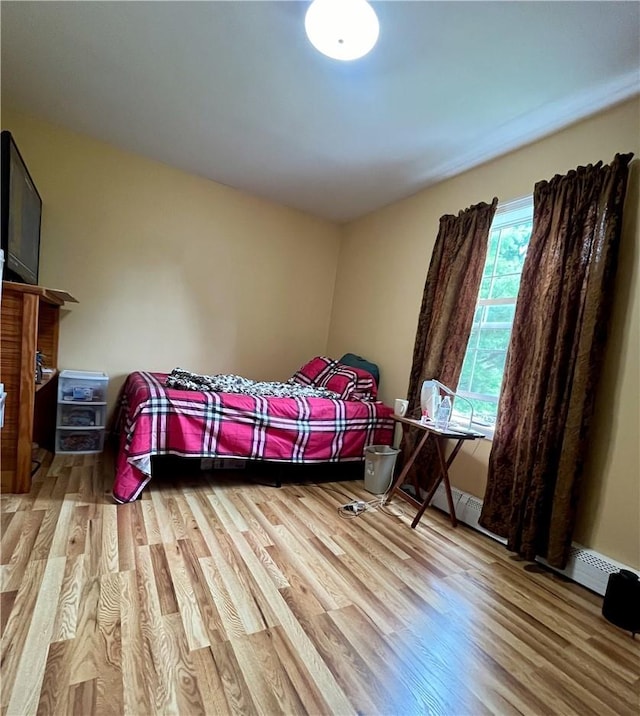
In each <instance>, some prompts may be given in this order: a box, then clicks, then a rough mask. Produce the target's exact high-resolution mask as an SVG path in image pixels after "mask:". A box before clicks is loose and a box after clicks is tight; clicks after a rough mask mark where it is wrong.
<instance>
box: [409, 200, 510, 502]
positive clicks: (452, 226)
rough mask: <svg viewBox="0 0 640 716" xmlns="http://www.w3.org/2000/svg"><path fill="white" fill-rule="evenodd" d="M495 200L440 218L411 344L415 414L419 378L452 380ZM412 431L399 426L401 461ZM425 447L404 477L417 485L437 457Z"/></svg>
mask: <svg viewBox="0 0 640 716" xmlns="http://www.w3.org/2000/svg"><path fill="white" fill-rule="evenodd" d="M497 205H498V200H497V199H494V200H493V202H492V203H491V204H485V203H484V202H483V203H480V204H476V205H475V206H471V207H469V208H468V209H465V210H464V211H460V212H459V214H458V215H457V216H454V215H453V214H445V215H444V216H443V217H441V218H440V228H439V231H438V236H437V238H436V243H435V246H434V248H433V253H432V255H431V263H430V264H429V271H428V273H427V280H426V283H425V287H424V293H423V295H422V307H421V308H420V315H419V317H418V331H417V334H416V342H415V346H414V349H413V364H412V367H411V375H410V378H409V392H408V394H407V399H408V400H409V413H410V414H414V415H419V412H420V411H419V408H420V390H421V388H422V382H423V381H424V380H426V379H428V378H435V379H437V380H439V381H440V382H441V383H444V384H445V385H446V386H448V387H450V388H455V387H456V386H457V384H458V378H459V377H460V371H461V370H462V362H463V360H464V354H465V352H466V349H467V342H468V340H469V335H470V333H471V325H472V323H473V314H474V311H475V307H476V302H477V300H478V290H479V288H480V281H481V279H482V272H483V270H484V263H485V258H486V255H487V244H488V240H489V230H490V228H491V222H492V221H493V215H494V214H495V212H496V207H497ZM415 432H417V431H407V430H405V431H404V435H403V438H402V443H401V445H400V448H401V450H402V453H401V454H402V458H403V460H405V459H406V458H407V457H408V456H409V455H410V454H411V453H412V452H413V449H414V447H415V445H416V441H417V440H418V439H419V438H420V437H422V435H415V434H413V433H415ZM429 447H430V442H427V444H426V445H425V449H424V450H422V451H421V453H420V455H418V458H417V459H416V461H415V462H414V464H413V466H412V469H411V472H410V474H409V475H408V476H407V477H408V479H409V481H412V482H413V483H414V484H416V485H419V486H420V487H423V488H426V487H428V486H429V484H430V482H431V478H433V477H435V475H436V474H437V471H436V469H435V465H437V458H436V457H435V453H432V452H431V451H430V449H429ZM418 476H419V479H418Z"/></svg>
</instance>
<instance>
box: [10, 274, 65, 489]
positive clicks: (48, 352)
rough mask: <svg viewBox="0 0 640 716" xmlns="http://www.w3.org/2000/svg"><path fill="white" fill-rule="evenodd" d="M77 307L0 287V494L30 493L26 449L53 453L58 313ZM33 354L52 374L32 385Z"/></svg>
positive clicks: (56, 297) (54, 296)
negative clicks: (1, 404)
mask: <svg viewBox="0 0 640 716" xmlns="http://www.w3.org/2000/svg"><path fill="white" fill-rule="evenodd" d="M66 302H73V303H77V301H76V299H75V298H74V297H73V296H71V295H70V294H68V293H67V292H66V291H59V290H55V289H48V288H44V287H42V286H30V285H27V284H20V283H12V282H10V281H3V282H2V317H1V323H0V336H1V341H0V382H2V383H4V386H5V388H4V389H5V390H6V392H7V401H6V406H5V417H4V427H3V428H2V430H1V431H0V447H1V450H0V452H1V455H0V458H1V463H0V475H1V486H2V492H28V491H29V489H30V488H31V471H32V444H33V442H34V441H35V442H37V443H38V444H39V445H40V446H41V447H44V448H47V449H48V450H53V443H54V436H55V420H56V414H55V411H56V398H57V396H56V392H57V384H58V379H57V373H58V371H57V367H58V332H59V327H60V308H61V306H63V305H64V304H65V303H66ZM36 351H40V352H41V353H42V354H43V355H44V365H45V366H47V367H50V368H54V369H55V370H54V372H53V373H49V374H46V375H45V377H44V379H43V382H42V383H41V384H39V385H36V382H35V372H36Z"/></svg>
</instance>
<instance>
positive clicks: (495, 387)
mask: <svg viewBox="0 0 640 716" xmlns="http://www.w3.org/2000/svg"><path fill="white" fill-rule="evenodd" d="M505 360H506V353H505V352H504V351H478V353H477V356H476V364H475V370H474V371H473V379H472V381H471V389H470V391H469V392H471V393H483V394H485V395H492V396H495V397H496V398H497V397H498V395H500V385H501V384H502V374H503V372H504V363H505Z"/></svg>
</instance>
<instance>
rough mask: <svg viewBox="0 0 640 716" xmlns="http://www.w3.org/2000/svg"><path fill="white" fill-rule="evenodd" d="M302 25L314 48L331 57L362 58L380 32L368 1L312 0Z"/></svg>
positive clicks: (374, 42)
mask: <svg viewBox="0 0 640 716" xmlns="http://www.w3.org/2000/svg"><path fill="white" fill-rule="evenodd" d="M304 27H305V30H306V31H307V37H308V38H309V40H310V41H311V44H312V45H313V46H314V47H315V48H316V50H319V51H320V52H322V54H323V55H327V57H332V58H333V59H334V60H357V59H358V58H360V57H364V55H366V54H367V52H369V51H370V50H371V49H372V48H373V46H374V45H375V44H376V42H377V41H378V35H379V34H380V23H379V22H378V18H377V16H376V14H375V12H374V10H373V8H372V7H371V5H369V3H368V2H367V0H313V2H312V3H311V5H310V6H309V9H308V10H307V14H306V16H305V18H304Z"/></svg>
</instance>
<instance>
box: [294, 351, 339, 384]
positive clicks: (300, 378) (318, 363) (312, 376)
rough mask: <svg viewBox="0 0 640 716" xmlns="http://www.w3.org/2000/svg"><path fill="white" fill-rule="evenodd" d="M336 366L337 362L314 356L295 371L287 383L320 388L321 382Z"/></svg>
mask: <svg viewBox="0 0 640 716" xmlns="http://www.w3.org/2000/svg"><path fill="white" fill-rule="evenodd" d="M337 364H338V361H337V360H333V359H332V358H326V357H325V356H316V357H315V358H312V359H311V360H310V361H309V362H308V363H305V364H304V365H303V366H302V368H300V369H299V370H297V371H296V372H295V373H294V374H293V375H292V376H291V378H289V382H290V383H302V384H303V385H315V386H321V385H322V381H323V380H325V379H326V378H327V377H329V376H330V375H331V372H332V370H333V368H334V367H335V366H336V365H337Z"/></svg>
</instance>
